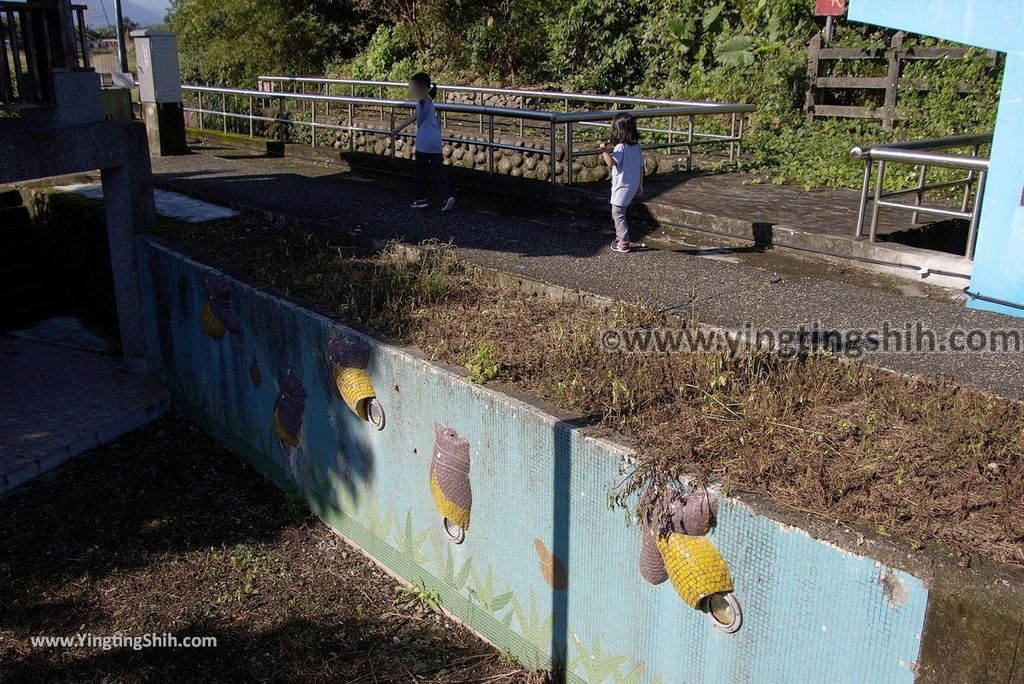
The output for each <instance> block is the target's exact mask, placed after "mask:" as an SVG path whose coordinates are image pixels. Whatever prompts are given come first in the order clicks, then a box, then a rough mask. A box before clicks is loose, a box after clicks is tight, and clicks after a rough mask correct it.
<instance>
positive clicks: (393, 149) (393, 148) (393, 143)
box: [389, 107, 398, 159]
mask: <svg viewBox="0 0 1024 684" xmlns="http://www.w3.org/2000/svg"><path fill="white" fill-rule="evenodd" d="M390 111H391V127H390V129H389V130H390V131H391V133H390V136H391V158H392V159H394V158H395V141H396V140H398V136H397V135H395V108H394V107H391V108H390Z"/></svg>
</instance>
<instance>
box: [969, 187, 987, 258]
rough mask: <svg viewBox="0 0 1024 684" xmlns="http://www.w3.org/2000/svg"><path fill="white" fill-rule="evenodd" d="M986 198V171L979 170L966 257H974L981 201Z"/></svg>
mask: <svg viewBox="0 0 1024 684" xmlns="http://www.w3.org/2000/svg"><path fill="white" fill-rule="evenodd" d="M984 199H985V172H984V171H979V172H978V192H977V193H976V194H975V195H974V211H973V213H972V214H971V226H970V228H968V230H967V249H966V250H965V252H966V253H965V254H964V258H965V259H968V260H970V259H974V246H975V245H974V243H975V242H977V241H978V221H980V220H981V203H982V201H983V200H984Z"/></svg>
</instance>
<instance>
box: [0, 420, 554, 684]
mask: <svg viewBox="0 0 1024 684" xmlns="http://www.w3.org/2000/svg"><path fill="white" fill-rule="evenodd" d="M0 548H3V550H4V552H3V556H2V557H0V680H2V681H11V682H41V681H47V682H51V681H69V682H88V681H103V682H149V681H152V682H171V681H173V682H184V681H203V682H237V681H303V682H307V681H345V682H357V681H369V682H372V681H379V682H383V681H392V682H393V681H413V680H415V681H465V682H469V681H481V680H485V679H487V678H489V677H494V676H500V677H501V680H502V681H511V682H516V681H539V680H538V678H537V676H536V675H533V674H530V673H526V672H522V671H521V670H520V668H519V667H518V665H517V664H515V663H514V662H510V661H508V660H507V659H504V658H503V657H502V656H501V655H500V654H499V653H497V652H496V651H495V650H494V649H492V648H490V647H489V646H487V645H486V644H484V643H483V642H482V641H480V640H479V639H477V638H476V637H475V636H474V635H472V634H471V633H469V632H468V631H466V630H464V629H462V628H461V627H458V626H456V625H453V624H451V623H450V621H448V620H447V619H446V618H444V617H443V616H441V615H439V614H437V613H435V612H433V611H432V610H430V609H429V608H428V607H427V606H426V604H425V603H424V601H423V600H422V597H421V596H419V595H418V594H416V593H415V592H406V593H401V592H396V583H395V581H394V580H393V579H391V578H390V577H389V576H387V575H386V574H384V573H383V572H382V571H381V570H379V569H378V568H377V567H376V566H375V565H373V564H372V563H370V562H369V561H368V560H367V559H366V558H365V557H363V556H362V555H361V554H359V553H357V552H355V551H353V550H352V549H351V548H350V547H348V546H347V545H346V544H345V543H344V542H343V541H342V540H341V539H339V538H338V537H336V536H335V535H333V534H332V533H331V532H330V531H329V530H328V529H327V528H326V527H325V526H323V525H322V524H321V523H320V522H319V521H317V520H316V519H314V518H312V517H311V516H310V515H309V513H308V511H306V510H305V509H304V508H303V507H302V505H301V504H300V503H299V502H298V500H297V499H296V498H294V497H290V496H288V495H286V494H284V493H282V492H280V491H279V490H277V489H275V488H274V487H273V486H272V485H271V484H269V483H268V482H267V481H265V480H263V479H262V478H261V477H260V476H259V475H258V474H257V473H256V472H255V471H253V470H251V469H250V468H248V467H247V466H246V465H245V463H244V462H243V461H242V460H241V459H240V458H238V457H237V456H235V455H233V454H231V453H230V452H228V451H227V450H226V449H225V448H224V447H222V446H221V445H219V444H218V443H217V442H215V441H213V440H212V439H210V438H209V437H207V436H206V435H204V434H203V433H201V432H200V431H199V430H198V429H196V428H195V427H194V426H192V425H191V424H189V423H188V422H187V421H185V420H184V419H183V418H181V417H180V416H179V415H178V414H176V413H172V414H169V415H168V416H165V417H164V418H161V419H160V420H158V421H157V422H155V423H153V424H151V425H150V426H149V427H147V428H144V429H142V430H139V431H137V432H135V433H132V434H131V435H129V436H127V437H125V438H123V439H121V440H119V441H117V442H114V443H112V444H109V445H107V446H105V447H101V448H99V449H96V450H94V451H93V452H90V454H89V455H88V456H87V457H86V458H83V459H81V460H78V461H76V462H73V463H70V464H67V465H65V466H63V467H61V468H59V469H58V470H56V471H53V473H52V474H51V475H49V476H47V477H44V478H41V479H39V480H36V481H34V482H32V483H29V484H27V485H24V486H23V487H21V488H19V489H18V490H16V491H15V492H14V493H12V494H11V495H10V496H8V497H6V498H4V499H0ZM83 633H85V634H91V635H95V636H97V637H105V636H112V635H116V634H121V635H125V636H131V637H139V636H143V635H147V634H158V635H163V634H171V635H174V637H175V638H177V639H179V640H180V639H183V638H184V637H186V636H212V637H216V639H217V646H216V647H213V648H182V647H177V648H145V649H141V650H133V649H132V648H131V647H130V646H129V645H121V646H120V647H117V646H115V647H113V648H110V649H109V650H104V649H103V648H102V646H101V645H99V644H94V645H93V646H92V647H88V646H82V647H71V648H41V647H33V646H32V645H31V641H30V638H31V637H32V636H37V635H52V636H72V635H76V634H83Z"/></svg>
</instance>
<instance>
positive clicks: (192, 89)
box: [182, 85, 752, 184]
mask: <svg viewBox="0 0 1024 684" xmlns="http://www.w3.org/2000/svg"><path fill="white" fill-rule="evenodd" d="M182 90H183V91H184V92H186V93H194V94H195V95H196V96H197V98H198V103H197V106H191V103H189V102H186V106H185V107H184V110H185V112H188V113H193V114H198V115H199V117H200V119H199V120H200V126H201V125H202V116H203V115H204V114H208V115H212V116H215V117H219V118H220V119H221V121H222V128H223V130H224V132H228V121H229V120H238V119H243V120H248V122H249V127H248V128H249V135H250V136H254V134H255V127H254V122H255V121H268V120H269V121H287V122H288V123H289V124H292V125H297V126H308V127H309V128H310V131H311V135H310V140H311V144H312V146H314V147H315V146H316V131H317V129H334V130H340V131H348V132H350V133H351V132H365V133H372V134H375V135H386V136H388V137H389V138H390V139H391V140H392V143H391V146H390V151H391V155H392V156H394V154H395V144H394V141H396V140H397V139H399V138H408V137H412V136H411V135H410V134H405V133H392V129H393V128H394V125H395V113H396V110H408V109H412V108H413V107H415V102H414V101H412V100H399V99H389V98H383V97H380V98H375V97H360V96H353V95H324V94H315V93H287V92H282V91H265V90H252V89H246V88H221V87H216V86H198V85H182ZM204 94H205V95H206V97H207V98H208V101H209V98H210V96H213V98H214V103H215V104H216V103H217V100H218V99H219V104H220V105H221V108H220V109H219V110H218V109H207V108H204V107H203V96H204ZM229 98H241V99H247V100H248V112H247V113H243V114H240V113H238V112H232V111H229V107H228V99H229ZM259 100H262V101H276V102H277V107H278V115H277V116H276V117H274V118H270V117H266V116H260V115H256V114H255V112H254V109H255V107H254V103H255V102H256V101H259ZM288 101H294V102H308V103H309V114H310V120H309V121H303V120H293V119H287V118H286V117H285V116H284V114H285V103H286V102H288ZM321 103H322V104H323V105H324V106H325V108H326V110H327V114H328V115H330V109H331V107H332V106H336V107H339V108H342V109H344V110H347V120H346V123H342V122H339V123H336V124H330V123H323V122H317V121H316V115H317V105H318V104H321ZM434 106H435V109H436V110H437V111H438V112H439V113H440V114H441V116H442V117H444V116H446V115H447V114H448V113H462V114H470V115H474V116H475V117H477V118H479V130H480V133H481V134H483V133H484V122H485V121H486V123H487V127H488V133H487V139H486V140H471V141H470V142H472V143H473V144H475V145H480V146H483V147H485V148H487V149H488V150H489V156H490V157H491V158H492V159H493V151H494V150H519V151H524V152H532V153H540V154H545V155H547V156H549V157H550V181H551V182H552V183H557V182H558V176H559V175H560V174H561V171H558V169H559V168H560V166H559V163H558V153H559V152H560V150H559V149H558V147H557V140H558V130H559V129H560V128H561V129H564V133H563V135H564V140H565V147H564V151H565V167H564V169H565V170H564V173H565V183H566V184H572V182H573V179H572V176H573V171H572V169H573V166H572V162H573V159H574V157H582V156H591V155H595V154H598V153H599V150H597V149H596V148H594V149H584V150H575V149H574V127H580V128H591V127H593V128H607V126H608V125H609V124H608V123H606V122H608V121H611V120H612V119H614V118H615V117H616V116H617V115H618V114H619V113H621V112H618V111H589V112H555V111H547V110H543V109H516V108H510V107H493V106H487V105H471V104H459V103H454V102H436V103H435V105H434ZM356 107H361V108H373V109H379V110H380V117H381V122H382V123H383V122H384V121H385V111H387V112H388V118H389V119H390V126H389V127H388V128H387V129H384V128H375V127H369V126H366V125H357V124H356V121H355V108H356ZM750 109H752V107H751V106H750V105H726V104H709V103H701V104H700V105H695V104H689V103H687V104H676V105H674V106H659V107H646V108H637V109H631V110H630V113H631V114H632V115H633V116H634V117H636V118H637V119H648V120H651V119H656V120H666V119H667V120H669V121H671V120H672V119H673V118H675V117H684V118H686V119H687V121H688V126H687V129H686V130H685V132H684V131H673V130H672V129H671V127H670V128H669V129H668V130H665V129H652V128H643V130H644V131H650V132H655V133H659V134H661V135H662V136H664V137H663V138H661V140H660V141H654V142H650V143H647V144H645V145H644V147H645V149H668V150H669V151H671V150H673V149H685V150H686V168H687V170H689V169H690V168H691V165H692V159H693V150H694V148H695V147H698V146H701V145H727V146H728V148H729V158H730V159H733V158H734V157H735V155H736V154H738V153H739V151H740V144H741V141H742V136H743V117H742V114H743V113H744V112H746V111H749V110H750ZM723 114H724V115H729V116H730V117H731V121H730V129H729V133H728V134H719V133H710V132H701V131H697V130H695V128H694V119H695V117H698V116H704V117H707V116H716V115H723ZM374 116H376V115H374ZM496 120H498V121H499V123H500V122H502V121H503V122H508V121H509V120H512V121H518V122H519V130H520V135H521V137H522V132H523V121H532V122H542V124H543V128H542V130H543V131H545V133H546V136H545V137H546V138H547V142H548V147H547V149H546V150H544V149H537V148H536V147H531V146H527V145H511V144H509V143H507V142H500V141H496V140H495V135H494V134H495V122H496ZM666 138H667V141H664V140H665V139H666ZM445 140H447V141H450V142H457V141H459V140H461V139H460V138H453V137H445ZM591 144H593V143H591ZM489 167H490V168H492V169H493V164H489Z"/></svg>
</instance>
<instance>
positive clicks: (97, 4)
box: [85, 0, 170, 26]
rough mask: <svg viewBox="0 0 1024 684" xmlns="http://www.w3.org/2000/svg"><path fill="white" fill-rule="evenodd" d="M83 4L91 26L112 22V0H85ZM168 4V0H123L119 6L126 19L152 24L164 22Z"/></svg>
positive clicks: (142, 23) (144, 24)
mask: <svg viewBox="0 0 1024 684" xmlns="http://www.w3.org/2000/svg"><path fill="white" fill-rule="evenodd" d="M85 4H86V5H88V7H89V15H88V19H87V21H88V22H89V24H90V25H91V26H112V25H113V24H114V0H87V2H86V3H85ZM169 4H170V3H169V2H168V0H123V2H122V3H121V8H122V11H123V13H124V16H125V17H127V18H128V19H131V20H132V21H134V22H136V23H137V24H141V25H142V26H152V25H153V24H162V23H163V22H164V15H165V14H166V13H167V8H168V5H169ZM104 10H106V11H105V12H104Z"/></svg>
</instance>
